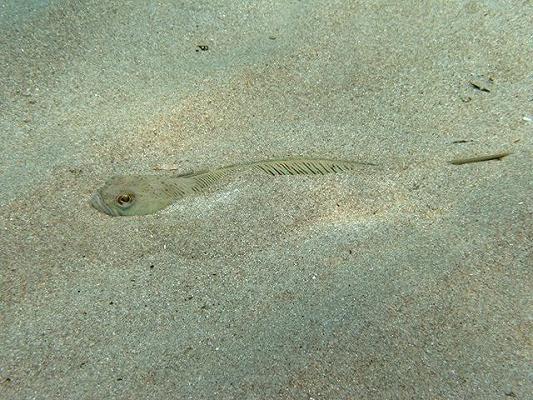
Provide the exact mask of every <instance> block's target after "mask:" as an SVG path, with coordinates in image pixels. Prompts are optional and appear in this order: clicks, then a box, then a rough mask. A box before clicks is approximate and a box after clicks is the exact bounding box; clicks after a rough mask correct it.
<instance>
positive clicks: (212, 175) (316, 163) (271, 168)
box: [191, 158, 375, 192]
mask: <svg viewBox="0 0 533 400" xmlns="http://www.w3.org/2000/svg"><path fill="white" fill-rule="evenodd" d="M369 166H375V164H372V163H365V162H358V161H346V160H332V159H326V158H286V159H277V160H266V161H256V162H250V163H243V164H234V165H229V166H227V167H222V168H217V169H214V170H211V171H202V172H199V173H196V174H193V175H192V176H191V179H192V185H191V189H192V190H193V191H194V192H200V191H201V190H203V189H206V188H208V187H209V186H210V185H211V184H214V183H216V182H217V181H218V180H220V179H222V178H224V177H225V176H227V175H229V174H231V173H234V172H237V171H242V170H246V169H253V170H259V171H262V172H264V173H267V174H269V175H273V176H276V175H325V174H332V173H340V172H344V171H354V170H360V169H362V168H364V167H369Z"/></svg>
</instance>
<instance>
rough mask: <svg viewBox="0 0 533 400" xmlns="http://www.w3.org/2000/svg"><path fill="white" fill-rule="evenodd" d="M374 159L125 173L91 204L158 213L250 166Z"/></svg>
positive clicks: (106, 209) (314, 170)
mask: <svg viewBox="0 0 533 400" xmlns="http://www.w3.org/2000/svg"><path fill="white" fill-rule="evenodd" d="M371 166H374V164H371V163H364V162H357V161H343V160H331V159H320V158H287V159H279V160H266V161H259V162H251V163H243V164H235V165H229V166H226V167H222V168H218V169H214V170H209V171H201V172H198V173H190V174H185V175H174V176H169V175H124V176H115V177H112V178H111V179H109V180H108V181H107V182H106V183H105V185H104V186H103V187H102V188H100V189H99V190H98V191H97V192H96V193H95V194H94V195H93V197H92V198H91V205H92V206H93V207H94V208H95V209H97V210H98V211H101V212H103V213H105V214H107V215H110V216H132V215H147V214H154V213H156V212H157V211H159V210H161V209H163V208H165V207H167V206H169V205H170V204H172V203H174V202H176V201H177V200H179V199H180V198H183V197H185V196H189V195H194V194H198V193H201V192H202V191H203V190H205V189H207V188H208V187H209V186H211V185H213V184H214V183H216V182H217V181H219V180H220V179H222V178H224V177H226V176H228V175H230V174H233V173H238V172H240V171H244V170H247V169H249V170H250V169H251V170H256V171H258V172H261V173H266V174H269V175H271V176H276V175H324V174H331V173H340V172H344V171H357V170H363V169H365V168H368V167H371Z"/></svg>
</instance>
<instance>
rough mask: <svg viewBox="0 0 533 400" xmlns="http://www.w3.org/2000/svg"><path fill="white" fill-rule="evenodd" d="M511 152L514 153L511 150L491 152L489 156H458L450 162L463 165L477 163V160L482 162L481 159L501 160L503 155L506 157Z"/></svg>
mask: <svg viewBox="0 0 533 400" xmlns="http://www.w3.org/2000/svg"><path fill="white" fill-rule="evenodd" d="M509 154H512V153H511V152H510V151H503V152H501V153H496V154H491V155H489V156H477V157H469V158H456V159H454V160H452V161H450V163H451V164H453V165H462V164H468V163H475V162H481V161H489V160H501V159H502V158H503V157H506V156H508V155H509Z"/></svg>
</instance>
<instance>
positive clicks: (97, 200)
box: [90, 192, 118, 217]
mask: <svg viewBox="0 0 533 400" xmlns="http://www.w3.org/2000/svg"><path fill="white" fill-rule="evenodd" d="M90 204H91V206H92V207H93V208H95V209H97V210H98V211H100V212H103V213H104V214H107V215H110V216H112V217H115V216H117V215H118V214H117V213H116V212H114V211H113V210H112V209H111V208H110V207H109V206H108V205H107V204H106V203H104V199H102V196H101V195H100V193H98V192H97V193H95V194H93V196H92V197H91V201H90Z"/></svg>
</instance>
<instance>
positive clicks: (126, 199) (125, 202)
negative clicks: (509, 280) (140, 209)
mask: <svg viewBox="0 0 533 400" xmlns="http://www.w3.org/2000/svg"><path fill="white" fill-rule="evenodd" d="M134 197H135V196H134V195H133V194H131V193H122V194H119V195H118V196H117V203H118V205H119V206H121V207H128V206H129V205H130V204H131V202H132V201H133V199H134Z"/></svg>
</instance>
